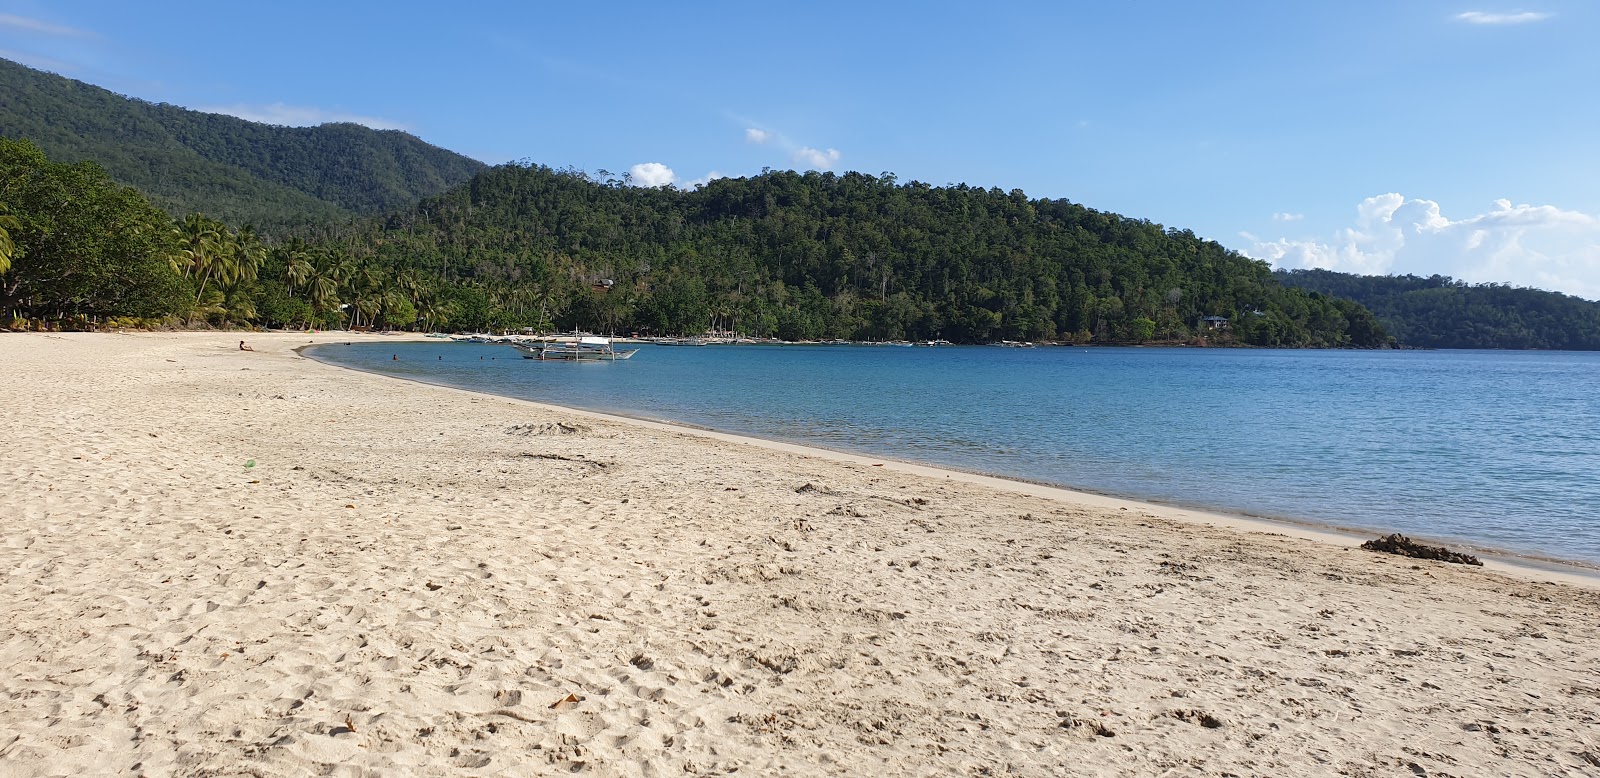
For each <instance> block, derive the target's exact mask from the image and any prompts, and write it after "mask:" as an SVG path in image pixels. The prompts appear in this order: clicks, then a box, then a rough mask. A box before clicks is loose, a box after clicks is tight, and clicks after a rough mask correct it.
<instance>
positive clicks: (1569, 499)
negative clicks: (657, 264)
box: [314, 342, 1600, 564]
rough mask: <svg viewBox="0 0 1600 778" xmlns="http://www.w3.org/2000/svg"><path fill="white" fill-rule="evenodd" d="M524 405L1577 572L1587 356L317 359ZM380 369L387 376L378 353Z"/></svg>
mask: <svg viewBox="0 0 1600 778" xmlns="http://www.w3.org/2000/svg"><path fill="white" fill-rule="evenodd" d="M314 355H315V356H316V357H317V358H318V359H322V360H325V361H329V362H333V363H336V364H342V365H346V366H349V367H356V368H361V369H366V370H372V371H375V372H380V373H387V374H391V375H396V376H403V377H406V378H414V379H420V380H424V381H429V382H434V383H440V384H447V385H451V386H456V387H461V388H464V389H473V390H477V391H483V392H490V393H494V394H500V395H506V396H511V397H520V398H526V399H531V400H540V401H544V402H550V403H555V404H559V405H567V406H573V407H581V408H588V409H592V410H599V411H611V412H620V413H625V414H630V415H636V416H645V417H650V418H657V419H666V420H672V421H678V422H687V423H690V424H696V425H701V426H706V427H712V428H716V429H720V430H727V431H731V432H739V433H746V434H751V435H756V436H759V437H765V438H772V439H779V440H787V441H792V442H798V443H807V444H814V445H820V446H825V447H828V448H834V449H843V450H849V451H855V452H861V453H869V454H875V455H879V456H885V457H894V458H899V459H908V460H914V461H920V462H927V463H932V464H940V465H947V466H953V467H956V468H960V469H964V470H973V471H980V472H986V473H993V474H997V475H1005V476H1012V477H1017V478H1024V479H1029V480H1035V481H1043V482H1047V483H1051V484H1058V485H1061V486H1067V487H1074V488H1078V489H1087V490H1092V491H1098V492H1105V493H1110V494H1117V495H1124V496H1129V497H1135V498H1140V499H1145V500H1153V501H1158V502H1165V503H1171V504H1177V505H1184V506H1191V507H1198V508H1207V509H1213V510H1221V511H1227V512H1233V513H1244V514H1249V515H1255V516H1265V517H1275V518H1285V519H1294V520H1301V521H1311V522H1317V523H1325V524H1331V525H1335V526H1341V527H1351V528H1360V529H1364V530H1368V529H1370V530H1376V531H1399V532H1404V533H1407V534H1412V535H1419V536H1423V537H1429V538H1433V539H1437V540H1441V541H1448V542H1453V543H1457V544H1463V545H1473V546H1477V547H1479V548H1490V549H1502V550H1507V551H1512V552H1518V553H1528V554H1535V555H1542V556H1550V557H1555V558H1561V559H1570V560H1578V561H1584V562H1589V563H1594V564H1600V393H1597V391H1596V390H1597V388H1600V354H1595V353H1575V352H1504V351H1382V352H1356V351H1254V350H1225V349H1156V348H1126V349H1119V348H1096V349H1082V348H1061V347H1057V348H1038V349H1031V350H1027V349H1001V348H988V347H950V348H896V347H870V346H815V347H804V346H784V347H777V346H744V347H732V346H708V347H699V348H695V347H662V346H643V347H642V348H641V351H640V352H639V354H638V355H637V356H636V357H635V358H634V359H632V360H630V361H626V362H617V363H607V364H563V363H545V362H535V361H531V360H524V359H521V358H520V357H519V355H518V354H517V353H516V352H515V351H513V350H512V349H511V348H509V347H506V346H492V345H474V344H455V343H448V342H438V343H432V342H428V343H379V344H358V345H350V346H345V345H330V346H323V347H319V348H318V349H317V350H316V351H315V354H314ZM394 356H398V357H399V361H395V360H394V359H393V357H394Z"/></svg>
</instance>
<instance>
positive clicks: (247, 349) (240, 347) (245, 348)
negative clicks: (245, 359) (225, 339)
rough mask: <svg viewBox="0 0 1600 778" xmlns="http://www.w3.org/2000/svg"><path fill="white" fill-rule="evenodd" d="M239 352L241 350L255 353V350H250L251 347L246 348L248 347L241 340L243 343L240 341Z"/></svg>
mask: <svg viewBox="0 0 1600 778" xmlns="http://www.w3.org/2000/svg"><path fill="white" fill-rule="evenodd" d="M239 350H240V351H255V349H253V348H250V347H249V346H246V345H245V344H244V341H242V340H241V341H239Z"/></svg>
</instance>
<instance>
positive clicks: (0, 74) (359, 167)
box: [0, 59, 484, 227]
mask: <svg viewBox="0 0 1600 778" xmlns="http://www.w3.org/2000/svg"><path fill="white" fill-rule="evenodd" d="M0 136H4V137H6V138H11V139H20V138H27V139H29V140H32V141H33V142H34V143H35V144H36V145H38V146H39V147H40V148H41V149H43V150H44V151H45V153H46V154H48V155H49V156H50V158H51V159H54V160H56V161H60V162H80V161H85V160H92V161H94V162H96V163H98V164H99V165H101V167H103V168H104V169H105V170H106V172H107V173H109V174H110V176H111V177H112V178H113V179H115V180H117V181H119V182H121V183H124V184H128V185H131V186H134V187H137V188H138V189H139V190H140V191H142V192H144V193H145V194H146V195H148V196H149V198H150V199H151V201H152V202H154V203H155V204H157V205H159V206H160V207H162V208H163V209H165V210H166V211H167V212H168V213H170V214H173V215H174V216H180V217H181V216H183V215H186V214H189V213H193V212H196V211H199V212H204V213H207V214H210V215H211V216H213V217H216V218H220V219H223V220H224V221H227V222H229V223H233V224H244V223H252V224H255V225H257V226H258V227H268V226H272V227H280V226H282V225H304V224H309V223H319V222H324V221H328V220H335V219H340V218H347V217H349V216H350V215H351V214H379V213H384V212H387V211H390V210H394V209H397V208H403V207H407V206H410V205H412V204H414V203H415V202H416V201H417V200H418V199H420V198H422V197H424V196H428V195H433V194H437V193H439V192H443V191H445V190H446V189H448V188H450V187H452V186H455V185H457V184H460V183H462V182H464V181H466V180H467V179H468V178H470V177H471V176H472V175H473V174H474V173H476V172H478V171H479V170H482V169H483V167H484V165H483V164H482V163H480V162H478V161H476V160H473V159H470V158H468V157H464V156H462V155H460V154H456V153H454V152H451V151H447V150H445V149H441V148H438V147H436V146H432V145H429V144H427V143H425V142H423V141H421V140H419V139H417V138H416V137H413V136H411V135H409V134H406V133H404V132H399V131H395V130H382V131H380V130H372V129H368V128H366V127H362V126H360V125H356V124H325V125H322V126H320V127H280V126H274V125H268V124H260V123H257V122H250V121H246V120H244V119H239V118H235V117H232V116H226V115H222V114H213V113H202V112H199V111H190V110H186V109H183V108H179V107H177V106H173V105H166V104H156V103H149V102H145V101H143V100H135V99H131V98H127V97H123V96H122V95H118V94H115V93H113V92H110V91H107V90H105V89H101V88H100V87H96V86H92V85H89V84H85V83H83V82H80V81H74V80H72V79H68V78H63V77H61V76H58V75H54V74H51V73H44V72H41V71H37V70H33V69H31V68H28V67H25V66H23V65H19V64H17V63H15V62H11V61H8V60H3V59H0Z"/></svg>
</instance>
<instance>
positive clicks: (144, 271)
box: [0, 140, 189, 322]
mask: <svg viewBox="0 0 1600 778" xmlns="http://www.w3.org/2000/svg"><path fill="white" fill-rule="evenodd" d="M0 203H3V204H4V206H5V208H6V210H7V211H8V212H9V215H8V217H7V219H6V222H5V224H4V231H5V233H6V236H5V240H4V241H0V243H3V244H6V245H4V246H0V248H8V249H9V251H5V252H0V253H5V254H7V255H8V259H9V261H8V262H7V263H6V264H7V265H9V266H8V267H6V268H4V269H3V273H0V320H6V321H9V320H10V319H12V318H14V317H26V318H47V319H54V320H65V321H69V322H70V321H73V320H80V321H82V320H87V319H88V318H90V317H137V318H162V317H168V316H172V315H175V314H177V313H179V312H180V311H184V310H186V309H187V304H186V303H187V298H188V297H189V290H188V289H187V288H186V285H185V283H184V279H183V278H182V277H181V276H179V275H178V274H177V273H176V272H174V270H173V268H172V266H171V265H170V260H171V259H172V257H173V256H174V254H175V251H176V250H177V246H176V244H175V240H174V239H175V235H174V234H173V232H172V222H171V218H170V217H168V216H167V215H166V214H165V213H163V212H162V211H161V210H160V209H158V208H156V207H155V206H152V205H151V204H150V203H149V202H148V201H146V200H145V199H144V197H143V196H142V195H140V194H139V193H138V192H136V191H134V190H133V189H131V188H128V187H125V186H122V185H120V184H117V183H116V182H114V181H112V180H111V179H110V178H108V177H107V176H106V174H105V172H104V171H103V170H101V169H100V168H99V167H98V166H96V165H94V164H93V163H79V164H76V165H65V164H57V163H52V162H50V161H49V160H48V159H46V158H45V156H44V153H43V152H41V151H40V150H39V149H38V148H37V147H35V146H33V145H32V144H30V143H26V142H20V143H19V142H13V141H8V140H0Z"/></svg>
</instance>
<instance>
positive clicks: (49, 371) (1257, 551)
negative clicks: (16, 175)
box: [0, 333, 1600, 776]
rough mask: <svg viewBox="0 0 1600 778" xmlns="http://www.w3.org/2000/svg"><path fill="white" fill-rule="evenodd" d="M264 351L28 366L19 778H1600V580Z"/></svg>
mask: <svg viewBox="0 0 1600 778" xmlns="http://www.w3.org/2000/svg"><path fill="white" fill-rule="evenodd" d="M240 337H241V336H239V335H235V334H229V333H217V334H201V333H180V334H129V335H113V334H99V335H88V334H81V335H80V334H66V335H43V334H28V335H5V336H0V364H3V365H4V366H5V374H6V376H7V378H8V381H7V389H8V390H9V391H8V398H7V400H6V401H5V402H4V403H0V430H3V431H4V432H3V433H0V476H3V477H0V521H3V525H0V526H3V534H0V570H3V571H4V576H3V577H0V776H35V775H41V776H43V775H49V776H55V775H60V776H77V775H150V776H164V775H208V776H210V775H215V776H236V775H252V776H300V775H348V776H358V775H411V774H422V775H551V774H571V773H579V774H594V775H620V776H667V775H672V776H681V775H712V774H717V775H727V774H737V775H768V774H790V775H891V776H897V775H918V776H921V775H997V776H998V775H1020V776H1058V775H1095V776H1149V775H1171V776H1201V775H1241V776H1249V775H1357V776H1380V775H1383V776H1387V775H1431V776H1443V775H1455V776H1470V775H1507V776H1511V775H1515V776H1523V775H1526V776H1535V775H1540V776H1542V775H1571V776H1593V775H1597V774H1600V590H1597V589H1596V588H1594V586H1593V582H1592V581H1585V580H1583V579H1580V578H1576V577H1563V576H1560V575H1557V574H1554V573H1544V572H1541V571H1538V570H1514V569H1510V568H1506V567H1499V568H1493V567H1492V568H1490V569H1482V568H1465V567H1461V566H1456V565H1447V564H1443V563H1437V562H1425V561H1415V560H1410V559H1403V558H1399V557H1393V556H1387V555H1380V554H1374V553H1371V552H1366V551H1362V550H1359V549H1355V548H1352V547H1350V546H1349V545H1347V544H1345V543H1343V542H1341V540H1340V539H1339V538H1337V537H1335V536H1323V535H1321V534H1319V533H1315V532H1310V531H1299V530H1289V529H1279V528H1273V527H1264V526H1259V525H1251V524H1248V523H1239V522H1228V521H1224V520H1220V519H1219V520H1216V521H1210V520H1209V517H1206V516H1203V515H1199V514H1193V513H1191V512H1185V511H1179V510H1176V509H1170V508H1162V507H1155V506H1148V505H1140V504H1134V503H1127V502H1123V501H1118V500H1112V499H1109V498H1100V497H1094V496H1088V495H1073V494H1072V493H1069V492H1063V491H1060V490H1053V489H1045V488H1039V487H1027V486H1026V485H1012V486H1007V485H1002V484H996V483H994V482H991V481H989V480H988V479H983V478H977V477H972V476H964V475H959V474H951V473H947V472H944V471H939V470H935V469H932V468H920V467H914V466H908V465H901V464H897V463H878V462H874V461H871V460H866V459H862V458H860V457H850V456H841V455H834V454H829V453H826V452H816V451H809V450H805V449H799V448H795V447H786V446H780V445H774V444H759V445H757V444H751V443H748V442H745V441H741V440H739V439H736V438H733V437H731V436H718V435H708V434H703V433H695V432H690V431H684V430H676V429H673V428H671V427H668V426H666V425H660V424H648V423H640V422H633V421H628V420H620V419H613V418H605V417H600V416H597V415H594V414H585V413H580V412H574V411H567V410H563V409H560V408H553V407H549V406H540V405H536V404H532V403H527V402H521V401H516V400H509V399H501V398H495V397H489V396H483V395H474V394H470V393H466V392H462V391H458V390H452V389H445V388H439V387H431V386H426V385H421V384H416V383H410V382H405V381H399V380H395V379H390V378H385V377H381V376H374V375H368V374H363V373H358V372H354V371H349V370H344V369H341V368H337V367H332V366H328V365H324V364H321V363H318V362H315V361H314V360H311V359H307V358H304V357H302V356H300V355H299V354H297V353H295V352H294V351H293V349H294V348H295V347H298V346H302V345H305V344H306V343H307V342H308V341H310V340H323V339H326V338H329V337H335V338H337V339H338V340H341V341H343V340H352V339H355V338H360V337H365V338H379V337H380V336H345V335H342V334H340V335H335V336H327V335H322V334H318V335H314V336H308V335H304V334H271V335H247V336H242V337H245V338H246V339H247V340H248V341H249V342H250V344H251V345H252V346H253V347H254V348H255V349H256V350H255V351H254V352H241V351H239V350H238V348H237V343H238V340H239V338H240ZM880 464H881V465H882V466H879V465H880ZM1307 477H1314V474H1308V476H1307Z"/></svg>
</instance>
